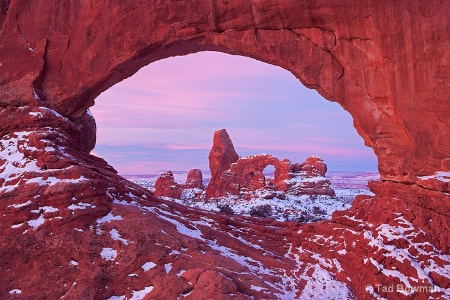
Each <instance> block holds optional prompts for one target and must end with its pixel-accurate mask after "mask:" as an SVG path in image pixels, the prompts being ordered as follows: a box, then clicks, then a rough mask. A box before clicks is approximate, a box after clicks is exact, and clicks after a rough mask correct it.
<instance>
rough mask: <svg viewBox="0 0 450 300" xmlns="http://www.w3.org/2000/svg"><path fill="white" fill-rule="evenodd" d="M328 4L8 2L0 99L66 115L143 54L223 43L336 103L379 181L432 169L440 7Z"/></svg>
mask: <svg viewBox="0 0 450 300" xmlns="http://www.w3.org/2000/svg"><path fill="white" fill-rule="evenodd" d="M333 3H334V2H333ZM333 3H331V2H330V3H328V2H327V1H322V2H320V3H316V4H310V3H309V1H289V2H280V3H278V2H270V1H243V2H240V1H193V2H189V3H188V2H185V1H154V2H149V3H141V2H140V1H137V0H129V1H126V2H123V3H122V2H119V1H110V2H107V3H106V2H105V3H96V2H83V3H81V2H80V3H79V2H68V3H65V2H60V1H54V2H50V3H47V2H45V5H44V3H43V2H42V1H39V0H36V1H15V2H12V3H9V6H8V7H6V12H7V13H6V12H5V7H3V6H2V8H1V9H2V13H1V14H0V15H2V16H4V21H3V26H2V31H1V38H0V40H1V45H2V47H1V50H0V59H1V63H2V66H1V67H0V68H1V69H2V78H1V88H0V92H2V95H3V97H2V103H3V105H6V106H8V104H18V105H31V106H35V105H36V103H35V99H34V95H33V88H34V90H35V92H36V93H37V94H41V95H40V98H41V99H44V95H45V101H44V103H43V104H41V105H44V106H48V107H50V108H52V109H55V110H56V111H58V112H59V113H61V114H62V115H64V116H67V117H69V118H70V119H72V120H75V119H78V118H79V117H81V116H82V115H83V114H84V113H85V111H86V108H88V107H89V106H91V105H93V103H94V99H95V97H96V96H97V95H99V94H100V93H101V92H102V91H104V90H106V89H107V88H108V87H110V86H112V85H113V84H115V83H116V82H119V81H121V80H123V79H124V78H126V77H128V76H130V75H132V74H133V73H134V72H136V71H137V70H138V69H139V68H141V67H142V66H144V65H147V64H148V63H151V62H152V61H155V60H158V59H162V58H165V57H169V56H174V55H183V54H187V53H193V52H197V51H202V50H215V51H223V52H226V53H231V54H239V55H244V56H249V57H253V58H256V59H259V60H262V61H265V62H268V63H271V64H274V65H278V66H281V67H283V68H285V69H287V70H289V71H291V72H292V73H293V74H294V75H295V76H296V77H297V78H298V79H299V80H300V81H301V82H302V83H303V84H305V85H306V86H307V87H310V88H315V89H317V90H318V91H319V92H320V93H321V94H322V95H323V96H324V97H325V98H327V99H329V100H331V101H337V102H339V103H340V104H341V105H342V106H343V108H344V109H346V110H347V111H349V112H350V113H351V115H352V116H353V118H354V124H355V127H356V129H357V131H358V132H359V134H360V135H361V136H362V137H363V138H364V141H365V143H366V144H367V145H368V146H370V147H372V148H373V149H374V151H375V153H376V155H377V157H378V160H379V170H380V173H381V177H382V179H390V180H394V181H414V180H415V176H416V175H429V174H432V173H434V172H435V171H438V170H439V169H440V164H441V160H442V159H445V158H447V157H450V150H449V149H450V147H449V145H450V138H449V136H450V134H448V133H449V130H450V129H449V128H450V126H449V118H448V111H449V105H450V104H449V102H448V101H445V99H446V97H447V95H446V94H445V92H444V91H445V90H446V89H447V88H448V86H447V82H448V80H446V79H447V77H446V76H447V75H446V74H448V72H447V70H448V65H447V64H445V63H443V62H444V61H445V59H446V56H447V54H446V53H447V52H446V51H443V50H441V49H445V48H446V46H447V45H446V44H445V43H448V39H446V40H445V41H442V42H440V43H439V45H437V44H436V43H434V42H433V39H434V38H433V37H434V36H436V35H439V34H442V35H444V36H445V35H446V34H447V28H446V24H447V23H448V22H446V21H447V18H448V17H447V15H446V14H445V12H446V11H447V10H446V8H447V5H443V6H442V5H440V4H439V3H438V1H436V2H431V3H426V4H419V3H414V4H411V3H410V4H405V5H401V4H395V5H393V4H391V3H390V2H388V1H383V2H381V3H376V4H375V3H371V2H367V3H364V4H361V5H359V6H358V7H357V8H355V7H353V5H351V4H350V5H351V6H352V7H351V9H350V7H349V4H347V2H342V3H339V4H333ZM41 16H48V17H47V18H45V19H42V17H41ZM344 16H345V17H344ZM426 17H429V19H430V21H433V20H438V19H439V24H442V25H439V24H437V23H436V22H434V23H433V22H427V23H425V24H424V23H423V22H422V20H423V18H426ZM431 26H433V27H432V28H433V30H432V31H431V30H430V28H431ZM403 27H406V28H408V30H401V28H403ZM393 39H395V40H396V41H399V43H397V44H395V45H393V44H392V42H391V41H392V40H393ZM423 45H426V47H425V46H423ZM431 53H433V55H431ZM17 66H23V67H20V68H17ZM399 74H402V75H401V76H400V75H399ZM424 124H433V125H432V126H424ZM436 131H438V132H440V134H439V136H437V135H435V134H434V133H435V132H436Z"/></svg>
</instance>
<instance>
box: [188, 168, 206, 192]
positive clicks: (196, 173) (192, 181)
mask: <svg viewBox="0 0 450 300" xmlns="http://www.w3.org/2000/svg"><path fill="white" fill-rule="evenodd" d="M184 187H185V188H189V189H203V174H202V171H201V170H199V169H192V170H190V171H189V173H188V175H187V178H186V183H185V184H184Z"/></svg>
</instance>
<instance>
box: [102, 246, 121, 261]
mask: <svg viewBox="0 0 450 300" xmlns="http://www.w3.org/2000/svg"><path fill="white" fill-rule="evenodd" d="M100 256H101V257H102V258H103V259H106V260H114V259H115V258H116V256H117V251H116V250H114V249H112V248H103V250H102V252H100Z"/></svg>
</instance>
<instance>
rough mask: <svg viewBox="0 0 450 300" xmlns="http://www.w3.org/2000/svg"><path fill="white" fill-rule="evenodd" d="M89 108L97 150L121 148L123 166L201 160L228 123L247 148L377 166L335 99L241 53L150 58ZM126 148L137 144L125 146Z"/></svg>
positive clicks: (107, 151)
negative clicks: (130, 158)
mask: <svg viewBox="0 0 450 300" xmlns="http://www.w3.org/2000/svg"><path fill="white" fill-rule="evenodd" d="M92 112H93V114H94V117H95V118H96V121H97V124H98V142H97V145H98V147H97V148H99V149H97V148H96V150H95V151H96V152H97V153H99V154H100V155H102V156H103V157H104V158H105V159H106V160H109V157H110V158H112V159H113V158H114V157H115V158H117V155H119V153H120V155H122V157H121V158H120V159H121V161H120V162H118V161H117V160H116V161H117V162H116V163H120V164H121V167H120V168H119V171H121V172H122V170H124V169H125V168H126V169H127V170H136V172H137V170H138V169H139V168H141V169H142V170H141V171H139V172H144V173H145V172H146V171H145V170H146V169H147V168H150V167H151V168H155V167H158V166H164V165H165V164H169V165H176V166H180V168H181V166H185V167H186V166H187V165H188V164H186V163H185V162H186V161H187V160H189V161H192V162H191V163H190V164H195V161H193V160H194V159H195V160H196V161H197V163H198V165H204V162H206V163H207V154H208V152H209V148H210V147H211V141H212V135H213V133H214V131H215V130H216V129H217V128H226V129H227V130H228V131H229V133H230V136H231V138H232V139H233V142H234V144H235V146H236V147H237V148H241V149H246V150H245V152H250V151H251V150H255V151H258V152H259V153H261V152H271V151H275V152H277V155H279V156H280V157H283V158H284V157H286V158H289V157H287V155H288V154H289V155H292V154H293V153H296V152H297V153H299V154H300V153H301V154H302V155H303V154H305V153H310V154H323V155H330V156H331V157H334V158H336V160H337V161H339V157H340V158H342V159H343V160H344V159H345V160H346V161H347V160H348V158H351V157H353V158H358V159H360V161H361V162H362V163H361V162H360V163H359V165H361V164H364V163H365V162H368V163H366V164H367V166H368V167H367V168H368V169H370V170H373V168H374V166H375V165H376V160H375V159H374V156H373V153H372V151H371V150H370V149H368V148H366V147H364V146H363V142H362V139H361V138H360V137H359V136H358V135H357V134H356V130H355V129H354V128H353V125H352V120H351V117H350V116H349V114H348V113H347V112H345V111H344V110H343V109H342V108H341V107H340V106H339V105H337V104H336V103H331V102H328V101H326V100H324V99H323V98H321V97H320V96H319V95H318V94H317V92H315V91H314V90H308V89H306V88H304V87H303V86H302V85H301V84H300V83H299V81H298V80H297V79H296V78H294V77H293V76H292V74H290V73H289V72H287V71H285V70H283V69H281V68H278V67H274V66H270V65H267V64H264V63H261V62H258V61H255V60H252V59H248V58H243V57H239V56H231V55H225V54H221V53H199V54H195V55H189V56H186V57H174V58H170V59H167V60H162V61H159V62H155V63H153V64H151V65H150V66H148V67H146V68H143V69H142V70H140V71H139V72H138V73H137V74H135V75H134V76H132V77H131V78H129V79H127V80H125V81H123V82H121V83H119V84H117V85H116V86H115V87H113V88H111V89H110V90H108V91H106V92H104V93H103V94H102V95H100V97H99V98H98V99H97V100H96V105H95V106H94V107H93V108H92ZM131 146H133V147H134V146H136V147H141V148H140V150H139V151H138V150H136V149H134V150H133V151H127V150H126V148H127V147H128V148H129V147H131ZM111 147H113V148H111ZM114 147H115V148H114ZM142 147H146V148H149V149H152V150H150V151H145V150H143V149H144V148H142ZM100 148H102V149H103V150H100ZM113 149H115V150H113ZM119 149H120V150H119ZM155 149H159V150H157V151H156V150H155ZM164 149H165V150H164ZM154 151H156V152H157V153H153V152H154ZM161 151H165V152H166V156H170V160H169V159H167V157H164V152H161ZM192 151H196V152H195V153H193V152H192ZM113 152H114V153H113ZM128 152H132V153H135V154H134V156H135V159H141V160H142V161H140V162H137V161H136V162H133V164H130V166H129V167H126V161H125V157H127V155H133V154H129V153H128ZM147 152H148V153H147ZM136 153H139V154H136ZM152 153H153V154H152ZM183 153H184V154H183ZM283 153H284V154H286V155H284V154H283ZM194 154H195V155H194ZM253 154H256V153H253ZM187 155H188V157H187ZM245 155H246V154H245ZM190 164H189V165H190ZM194 166H195V165H194ZM130 168H131V169H130ZM180 168H178V167H176V169H180ZM337 168H339V167H337ZM161 169H164V168H161ZM139 172H138V173H139ZM128 173H129V172H128Z"/></svg>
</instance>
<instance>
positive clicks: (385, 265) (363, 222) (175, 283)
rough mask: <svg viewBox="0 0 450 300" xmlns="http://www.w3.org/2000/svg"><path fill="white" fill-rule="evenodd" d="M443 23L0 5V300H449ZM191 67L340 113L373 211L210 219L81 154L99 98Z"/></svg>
mask: <svg viewBox="0 0 450 300" xmlns="http://www.w3.org/2000/svg"><path fill="white" fill-rule="evenodd" d="M449 18H450V4H449V3H448V2H445V1H438V0H431V1H405V2H398V1H360V2H358V3H357V4H355V3H354V2H353V1H345V0H342V1H330V0H321V1H316V2H314V3H311V1H306V0H305V1H233V0H230V1H213V0H211V1H190V2H186V1H139V0H126V1H56V0H53V1H48V0H46V1H44V0H17V1H2V2H1V4H0V30H1V31H0V107H1V109H0V133H1V137H2V138H1V140H0V152H1V155H0V171H1V178H0V184H1V190H0V215H1V223H0V236H1V239H0V249H1V255H0V270H2V277H1V278H0V298H20V299H36V298H47V299H60V298H61V297H63V299H109V298H110V297H112V296H120V297H122V296H123V297H127V298H131V297H132V296H136V295H138V294H140V295H146V297H147V298H148V299H175V298H180V299H183V298H186V299H205V298H206V299H207V298H214V299H250V298H252V297H253V298H257V299H261V298H263V299H280V298H284V299H310V298H311V297H315V298H317V299H327V298H330V297H335V298H338V299H352V298H358V299H373V298H381V297H384V298H388V299H409V298H416V299H429V298H431V297H433V298H437V299H439V298H444V299H445V298H447V299H448V298H449V297H450V271H449V269H450V250H449V244H450V236H449V235H450V231H449V230H448V229H449V227H450V218H449V217H450V213H449V212H450V196H449V195H448V191H449V182H450V179H449V178H450V174H449V173H448V159H449V158H450V117H449V116H450V101H449V100H448V95H449V82H450V78H449V77H450V66H449V61H450V60H449V51H448V49H449V48H450V47H449V46H450V38H449V36H448V34H449V30H448V27H449V24H450V22H449ZM203 50H214V51H222V52H226V53H231V54H238V55H243V56H248V57H253V58H256V59H259V60H261V61H264V62H267V63H271V64H274V65H277V66H280V67H283V68H285V69H286V70H288V71H290V72H292V74H294V75H295V76H296V77H297V78H298V79H299V80H300V81H301V82H302V83H303V84H305V85H306V86H307V87H310V88H314V89H317V90H318V91H319V93H320V94H321V95H323V96H324V97H325V98H326V99H329V100H331V101H336V102H338V103H339V104H340V105H341V106H342V107H343V108H344V109H345V110H347V111H349V113H350V114H351V115H352V117H353V119H354V125H355V128H356V129H357V131H358V133H359V134H360V135H361V136H362V137H363V139H364V141H365V143H366V145H368V146H369V147H371V148H372V149H374V152H375V154H376V155H377V157H378V162H379V171H380V178H381V181H379V182H373V183H371V186H370V188H371V190H372V191H373V192H374V193H375V194H376V195H375V196H373V197H370V196H360V197H358V198H357V199H356V200H355V201H354V203H353V205H352V207H351V208H350V209H349V210H347V211H343V212H339V213H335V214H334V215H333V218H332V220H331V221H328V222H319V223H316V224H310V225H303V226H302V225H298V224H293V223H280V222H274V221H270V220H258V219H254V218H243V217H237V216H228V215H218V214H212V213H208V212H198V211H194V210H191V209H188V208H185V207H182V206H178V205H175V204H172V203H166V202H164V201H163V200H160V199H158V198H156V197H155V196H153V195H152V194H151V193H149V192H148V191H146V190H143V189H141V188H139V187H138V186H136V185H133V184H132V183H130V182H128V181H126V180H124V179H123V178H122V177H120V176H118V175H117V174H116V172H115V171H114V169H113V168H112V167H110V166H109V165H108V164H107V163H106V162H105V161H103V160H102V159H99V158H97V157H95V156H92V155H89V154H88V153H89V150H90V149H92V147H93V145H94V142H93V141H94V139H95V126H94V123H93V122H92V121H93V120H92V119H90V117H89V116H87V115H88V112H87V108H88V107H90V106H92V105H93V104H94V99H95V98H96V97H97V96H98V95H99V94H100V93H101V92H103V91H105V90H106V89H108V88H109V87H111V86H112V85H114V84H115V83H117V82H119V81H121V80H123V79H125V78H127V77H129V76H131V75H133V74H134V73H135V72H136V71H137V70H139V69H140V68H141V67H143V66H145V65H147V64H149V63H151V62H154V61H156V60H159V59H163V58H167V57H171V56H175V55H184V54H189V53H194V52H198V51H203ZM124 105H125V104H124ZM219 150H220V149H219ZM232 159H233V157H231V158H230V160H228V159H224V160H223V161H222V162H218V165H222V163H223V165H227V164H231V163H232V162H231V160H232ZM228 167H229V165H227V166H226V168H228ZM397 285H401V286H402V287H404V289H401V290H397V289H394V291H392V292H391V291H386V290H383V289H381V288H379V287H382V286H385V287H390V286H394V287H397ZM420 287H421V288H420ZM417 288H420V289H421V290H420V291H416V290H415V289H417Z"/></svg>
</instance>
